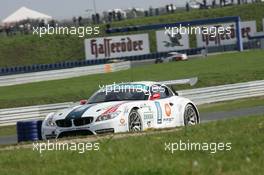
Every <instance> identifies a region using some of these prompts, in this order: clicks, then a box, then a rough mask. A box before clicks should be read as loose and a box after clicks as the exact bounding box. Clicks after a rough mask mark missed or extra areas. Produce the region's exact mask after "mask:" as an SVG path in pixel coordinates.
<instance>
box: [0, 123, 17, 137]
mask: <svg viewBox="0 0 264 175" xmlns="http://www.w3.org/2000/svg"><path fill="white" fill-rule="evenodd" d="M15 134H16V126H15V125H14V126H1V127H0V137H2V136H11V135H15Z"/></svg>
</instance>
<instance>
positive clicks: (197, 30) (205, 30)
mask: <svg viewBox="0 0 264 175" xmlns="http://www.w3.org/2000/svg"><path fill="white" fill-rule="evenodd" d="M231 33H232V27H230V26H228V27H223V26H220V25H219V26H217V25H216V26H211V27H206V26H203V27H201V26H189V25H187V26H182V24H180V25H179V26H178V27H165V33H164V34H165V35H170V36H172V37H174V36H175V35H178V34H181V35H192V34H195V35H196V34H199V35H201V34H203V35H209V34H210V35H211V36H212V37H216V36H217V35H223V34H226V35H230V34H231Z"/></svg>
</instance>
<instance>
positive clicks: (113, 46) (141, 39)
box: [85, 34, 150, 60]
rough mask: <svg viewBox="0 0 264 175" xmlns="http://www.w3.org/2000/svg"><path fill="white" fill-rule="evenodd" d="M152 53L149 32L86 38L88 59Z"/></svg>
mask: <svg viewBox="0 0 264 175" xmlns="http://www.w3.org/2000/svg"><path fill="white" fill-rule="evenodd" d="M148 53H150V49H149V37H148V34H139V35H125V36H113V37H102V38H92V39H86V40H85V54H86V59H87V60H88V59H103V58H119V57H125V56H133V55H143V54H148Z"/></svg>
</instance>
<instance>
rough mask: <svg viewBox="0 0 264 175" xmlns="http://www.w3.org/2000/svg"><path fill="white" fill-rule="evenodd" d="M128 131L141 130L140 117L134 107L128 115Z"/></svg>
mask: <svg viewBox="0 0 264 175" xmlns="http://www.w3.org/2000/svg"><path fill="white" fill-rule="evenodd" d="M128 129H129V132H139V131H142V130H143V125H142V119H141V116H140V114H139V113H138V111H137V110H136V109H133V110H132V111H131V112H130V113H129V116H128Z"/></svg>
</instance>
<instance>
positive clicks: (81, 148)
mask: <svg viewBox="0 0 264 175" xmlns="http://www.w3.org/2000/svg"><path fill="white" fill-rule="evenodd" d="M32 146H33V148H32V149H33V151H37V152H39V153H40V154H42V153H43V152H44V151H76V152H78V153H79V154H83V153H85V152H87V151H99V150H100V144H99V143H89V142H87V143H76V142H70V143H63V142H56V141H54V142H50V141H49V140H48V141H47V142H43V143H38V142H34V143H32Z"/></svg>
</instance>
